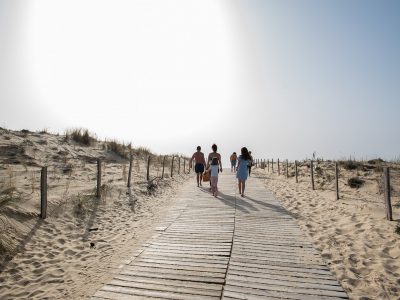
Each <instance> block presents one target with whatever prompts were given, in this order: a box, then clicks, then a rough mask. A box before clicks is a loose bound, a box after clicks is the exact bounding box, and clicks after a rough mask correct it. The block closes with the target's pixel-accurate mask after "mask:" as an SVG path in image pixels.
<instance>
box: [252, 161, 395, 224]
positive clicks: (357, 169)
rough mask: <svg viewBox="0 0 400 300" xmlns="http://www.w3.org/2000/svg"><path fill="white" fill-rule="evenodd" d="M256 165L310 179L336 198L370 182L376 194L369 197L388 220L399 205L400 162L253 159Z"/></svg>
mask: <svg viewBox="0 0 400 300" xmlns="http://www.w3.org/2000/svg"><path fill="white" fill-rule="evenodd" d="M255 167H256V168H261V169H263V170H265V171H266V172H268V173H274V174H276V175H278V176H284V177H285V178H286V179H292V178H293V179H294V180H295V182H296V183H309V187H310V189H312V190H319V189H323V190H328V191H332V192H333V195H334V196H333V198H334V199H336V200H339V199H340V198H341V196H342V195H344V194H351V190H352V189H359V188H361V187H362V186H365V185H367V186H370V187H371V188H372V190H375V191H376V194H377V196H378V197H375V198H374V200H370V201H372V202H375V203H380V204H381V203H383V204H384V206H385V211H386V218H387V219H388V220H389V221H392V220H393V207H400V165H399V164H396V163H389V162H383V161H379V160H371V161H369V162H358V161H352V160H348V161H331V160H326V161H324V160H319V159H318V160H303V161H292V162H289V161H288V160H280V159H275V160H274V159H256V160H255ZM350 189H351V190H350Z"/></svg>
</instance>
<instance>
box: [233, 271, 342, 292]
mask: <svg viewBox="0 0 400 300" xmlns="http://www.w3.org/2000/svg"><path fill="white" fill-rule="evenodd" d="M228 278H229V280H230V284H232V285H234V284H233V282H240V284H241V283H246V285H247V286H249V285H248V284H249V283H250V284H251V285H250V287H254V288H260V287H261V286H265V285H268V286H270V285H281V286H288V287H291V288H296V287H300V288H305V289H315V290H318V289H321V290H329V291H342V287H341V286H339V285H338V284H336V285H331V284H326V283H311V282H298V281H290V282H287V281H284V280H277V279H271V278H266V277H262V278H260V277H254V276H244V275H243V274H240V273H239V274H230V275H229V276H228Z"/></svg>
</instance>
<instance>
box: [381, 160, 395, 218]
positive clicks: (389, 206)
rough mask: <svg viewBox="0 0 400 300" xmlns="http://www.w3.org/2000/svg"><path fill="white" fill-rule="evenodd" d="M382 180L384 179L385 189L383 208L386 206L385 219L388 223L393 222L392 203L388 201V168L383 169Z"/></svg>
mask: <svg viewBox="0 0 400 300" xmlns="http://www.w3.org/2000/svg"><path fill="white" fill-rule="evenodd" d="M383 179H384V183H383V184H384V187H385V206H386V218H387V219H388V220H389V221H393V215H392V201H391V199H390V196H391V195H390V194H391V193H390V171H389V167H385V168H383Z"/></svg>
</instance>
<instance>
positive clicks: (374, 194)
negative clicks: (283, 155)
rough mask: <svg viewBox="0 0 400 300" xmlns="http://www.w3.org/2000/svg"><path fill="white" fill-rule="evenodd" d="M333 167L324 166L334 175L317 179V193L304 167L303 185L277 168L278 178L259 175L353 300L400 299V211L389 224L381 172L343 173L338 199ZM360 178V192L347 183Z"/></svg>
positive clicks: (260, 172)
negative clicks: (291, 214) (381, 186)
mask: <svg viewBox="0 0 400 300" xmlns="http://www.w3.org/2000/svg"><path fill="white" fill-rule="evenodd" d="M328 165H329V164H328ZM328 165H326V166H323V165H321V166H322V167H323V168H325V167H326V168H327V169H330V171H325V172H323V173H324V174H321V175H320V176H316V181H317V182H316V190H314V191H313V190H312V189H311V183H310V177H306V176H305V175H306V173H309V172H308V171H307V168H300V173H301V174H303V176H301V177H300V182H299V183H296V182H295V178H294V177H289V178H288V179H286V176H285V175H284V174H285V172H283V174H282V175H280V176H278V174H277V173H276V167H275V173H274V174H271V173H268V172H267V170H261V169H256V170H255V174H254V176H257V177H260V178H261V179H262V180H263V181H264V182H265V185H266V187H267V188H268V189H270V190H272V191H273V192H274V193H275V195H276V197H277V198H278V199H279V200H280V201H281V203H282V205H283V206H284V207H285V208H286V209H287V210H288V211H290V212H291V213H293V215H294V216H295V217H296V219H297V221H298V223H299V225H300V227H301V228H302V230H303V231H304V232H306V233H307V235H308V236H309V237H310V239H311V240H312V242H313V244H314V246H315V248H316V249H317V250H319V251H320V252H321V254H322V257H323V259H324V261H325V263H326V264H327V265H328V266H329V268H330V269H331V270H332V272H333V274H334V275H335V276H336V277H337V279H338V280H339V282H340V283H341V285H342V286H343V288H344V289H345V290H346V292H347V293H348V295H349V297H350V299H364V300H366V299H400V235H399V234H397V233H395V227H396V225H397V224H398V221H399V220H400V210H399V208H394V211H393V212H394V219H395V220H397V221H393V222H389V221H387V220H386V217H385V210H384V202H383V195H382V194H381V191H380V184H378V183H379V182H380V173H379V172H376V173H375V174H374V172H368V173H362V174H360V173H359V172H358V174H356V173H357V171H346V170H344V169H341V171H340V172H341V176H342V178H341V180H340V188H341V197H340V199H339V200H338V201H337V200H335V190H334V182H333V181H332V180H331V177H333V168H332V165H330V167H328ZM329 173H330V174H329ZM292 175H293V174H292ZM355 175H360V177H362V178H364V179H366V182H365V184H364V186H362V187H361V188H359V189H352V188H350V187H349V186H347V185H346V181H347V179H348V178H350V177H352V176H355ZM328 179H329V180H328ZM392 200H394V201H395V202H396V201H397V200H396V198H394V199H392Z"/></svg>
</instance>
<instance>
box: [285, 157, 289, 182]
mask: <svg viewBox="0 0 400 300" xmlns="http://www.w3.org/2000/svg"><path fill="white" fill-rule="evenodd" d="M286 178H289V161H288V160H286Z"/></svg>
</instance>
